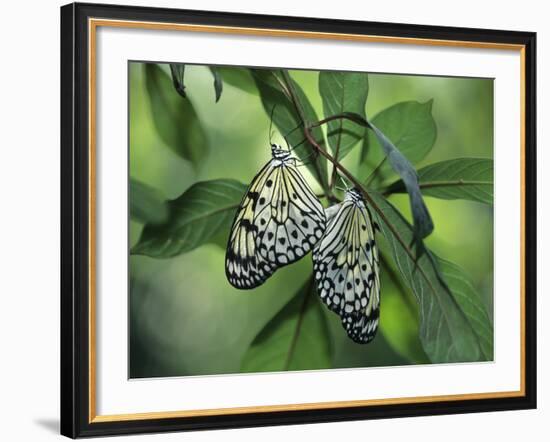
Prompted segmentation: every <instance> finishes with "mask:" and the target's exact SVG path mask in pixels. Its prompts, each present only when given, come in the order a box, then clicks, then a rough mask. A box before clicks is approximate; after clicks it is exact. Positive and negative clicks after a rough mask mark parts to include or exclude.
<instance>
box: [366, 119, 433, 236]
mask: <svg viewBox="0 0 550 442" xmlns="http://www.w3.org/2000/svg"><path fill="white" fill-rule="evenodd" d="M370 127H371V129H372V131H373V132H374V134H375V135H376V138H377V139H378V141H379V142H380V145H381V146H382V149H383V150H384V152H385V153H386V158H387V159H388V162H389V163H390V165H391V167H392V168H393V170H394V171H395V172H396V173H397V174H398V175H399V176H400V177H401V179H402V180H403V183H404V184H405V187H406V189H407V193H408V194H409V200H410V203H411V213H412V217H413V222H414V230H415V236H417V238H425V237H426V236H428V235H429V234H430V233H432V231H433V229H434V225H433V221H432V217H431V216H430V212H428V208H427V207H426V203H424V199H423V198H422V193H421V192H420V187H419V184H418V176H417V174H416V170H415V169H414V167H413V166H412V164H411V163H409V161H408V160H407V158H405V156H404V155H403V154H402V153H401V152H400V151H399V150H398V149H397V148H396V147H395V146H394V145H393V143H392V142H391V141H390V140H389V139H388V138H387V137H386V135H385V134H384V133H382V132H381V131H380V130H379V129H378V128H377V127H376V126H375V125H374V124H372V123H371V124H370Z"/></svg>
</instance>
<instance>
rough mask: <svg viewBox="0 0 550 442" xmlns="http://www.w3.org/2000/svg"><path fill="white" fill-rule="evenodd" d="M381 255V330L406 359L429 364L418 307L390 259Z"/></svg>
mask: <svg viewBox="0 0 550 442" xmlns="http://www.w3.org/2000/svg"><path fill="white" fill-rule="evenodd" d="M381 256H382V266H381V270H380V278H381V282H380V286H381V300H380V302H381V307H380V332H381V333H382V334H383V335H384V337H385V338H386V341H387V342H388V344H389V346H390V347H391V348H392V349H393V350H394V351H396V352H397V353H398V354H399V355H401V356H403V357H404V358H406V359H407V360H408V361H410V362H412V363H415V364H425V363H428V362H430V360H429V358H428V357H427V356H426V353H425V352H424V349H423V348H422V343H421V341H420V337H419V332H418V331H419V323H418V306H417V305H416V302H415V300H414V298H413V295H412V294H411V293H410V289H409V288H408V287H406V286H405V284H403V282H402V281H401V277H400V276H399V274H398V272H397V270H396V269H395V268H394V266H393V265H392V264H391V263H390V259H389V258H386V257H385V255H384V254H383V253H381Z"/></svg>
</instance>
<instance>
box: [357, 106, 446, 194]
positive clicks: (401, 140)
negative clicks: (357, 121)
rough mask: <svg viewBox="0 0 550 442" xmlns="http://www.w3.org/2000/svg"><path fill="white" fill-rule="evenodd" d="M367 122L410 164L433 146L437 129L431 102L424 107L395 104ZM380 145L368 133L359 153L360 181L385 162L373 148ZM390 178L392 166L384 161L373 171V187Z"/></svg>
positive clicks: (376, 139)
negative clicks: (360, 160)
mask: <svg viewBox="0 0 550 442" xmlns="http://www.w3.org/2000/svg"><path fill="white" fill-rule="evenodd" d="M370 122H371V123H372V124H373V125H374V126H376V127H377V128H378V129H379V130H380V131H381V132H382V133H383V134H384V135H385V136H386V137H387V138H388V139H389V140H391V142H392V143H393V144H394V145H395V147H397V149H399V151H400V152H401V153H402V154H403V155H404V156H405V157H406V158H407V159H408V160H409V161H410V162H411V163H412V164H416V163H417V162H418V161H420V160H421V159H423V158H424V157H425V156H426V155H427V154H428V153H429V152H430V150H431V149H432V147H433V145H434V143H435V138H436V134H437V128H436V125H435V121H434V118H433V116H432V101H431V100H430V101H428V102H426V103H419V102H416V101H406V102H402V103H397V104H395V105H393V106H391V107H388V108H387V109H385V110H383V111H382V112H380V113H379V114H377V115H376V116H375V117H374V118H373V119H372V120H370ZM379 143H380V140H379V137H378V136H377V135H376V134H375V133H374V132H370V131H369V132H368V133H367V136H366V137H365V143H364V145H363V152H362V165H361V171H360V174H361V177H362V178H363V179H364V178H366V177H367V176H368V175H370V174H371V173H372V172H373V170H374V169H375V168H376V167H377V166H378V165H379V164H380V162H381V161H382V160H383V159H384V155H383V154H382V152H381V151H380V149H377V147H376V146H377V144H379ZM391 175H392V168H391V165H390V164H388V162H387V161H386V162H384V163H383V164H382V165H381V166H380V168H379V169H378V170H377V171H376V178H375V179H374V180H373V183H374V184H379V183H381V182H382V181H383V180H384V179H386V178H387V177H389V176H391Z"/></svg>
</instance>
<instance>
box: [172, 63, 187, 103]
mask: <svg viewBox="0 0 550 442" xmlns="http://www.w3.org/2000/svg"><path fill="white" fill-rule="evenodd" d="M170 73H171V74H172V84H173V85H174V89H176V92H177V93H178V94H180V95H181V96H182V97H183V98H187V94H186V93H185V85H184V84H183V79H184V77H185V65H184V64H181V63H170Z"/></svg>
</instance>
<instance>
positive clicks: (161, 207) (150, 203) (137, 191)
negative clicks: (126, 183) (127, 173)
mask: <svg viewBox="0 0 550 442" xmlns="http://www.w3.org/2000/svg"><path fill="white" fill-rule="evenodd" d="M130 216H131V217H132V218H133V219H135V220H136V221H139V222H141V223H150V224H159V223H162V222H163V221H164V220H166V218H167V217H168V208H167V206H166V203H165V201H164V198H163V197H162V195H161V193H160V192H159V191H158V190H157V189H154V188H153V187H151V186H148V185H147V184H144V183H142V182H140V181H137V180H135V179H133V178H130Z"/></svg>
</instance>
